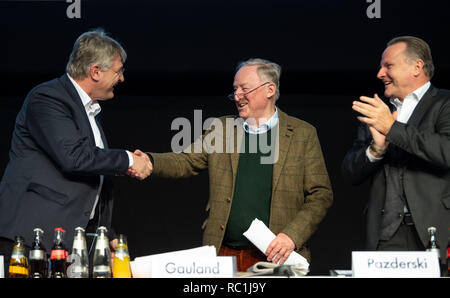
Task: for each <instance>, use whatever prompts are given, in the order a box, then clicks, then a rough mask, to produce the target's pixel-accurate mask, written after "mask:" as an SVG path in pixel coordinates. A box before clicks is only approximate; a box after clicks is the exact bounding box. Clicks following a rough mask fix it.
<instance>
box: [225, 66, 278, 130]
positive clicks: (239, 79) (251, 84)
mask: <svg viewBox="0 0 450 298" xmlns="http://www.w3.org/2000/svg"><path fill="white" fill-rule="evenodd" d="M257 68H258V67H257V66H256V65H252V66H243V67H241V68H240V69H239V70H238V72H237V73H236V75H235V76H234V82H233V87H234V91H235V94H245V93H247V92H249V91H251V90H253V89H255V88H256V89H255V90H253V91H251V92H250V93H248V94H246V95H243V96H235V98H234V102H235V104H236V108H237V110H238V112H239V117H241V118H242V119H244V120H247V119H248V118H253V119H255V120H256V121H257V123H258V122H260V121H259V119H266V120H267V119H269V118H270V117H271V116H272V115H273V113H274V112H275V100H274V94H275V90H276V86H275V84H274V83H271V82H269V83H267V84H264V83H265V82H266V81H262V80H261V78H260V77H259V75H258V72H257ZM263 84H264V85H263ZM261 85H262V86H261ZM263 122H265V121H262V123H263Z"/></svg>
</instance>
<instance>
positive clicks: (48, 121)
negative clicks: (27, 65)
mask: <svg viewBox="0 0 450 298" xmlns="http://www.w3.org/2000/svg"><path fill="white" fill-rule="evenodd" d="M125 60H126V53H125V51H124V49H123V48H122V46H121V45H120V44H119V43H118V42H117V41H115V40H114V39H112V38H110V37H109V36H107V35H106V34H105V33H104V32H103V31H101V30H95V31H90V32H86V33H84V34H82V35H81V36H80V37H79V38H78V39H77V40H76V42H75V45H74V48H73V51H72V53H71V56H70V59H69V62H68V64H67V69H66V71H67V74H64V75H63V76H62V77H60V78H57V79H54V80H52V81H49V82H46V83H43V84H41V85H39V86H37V87H35V88H34V89H33V90H31V91H30V93H29V94H28V95H27V97H26V99H25V101H24V104H23V106H22V108H21V110H20V112H19V114H18V115H17V118H16V123H15V127H14V132H13V136H12V141H11V149H10V153H9V155H10V161H9V163H8V165H7V167H6V170H5V173H4V175H3V179H2V180H1V184H0V255H4V256H5V257H6V258H9V256H10V253H11V249H12V246H13V241H12V240H13V239H14V236H16V235H21V236H23V237H24V238H25V240H26V244H28V245H30V244H31V243H32V241H33V239H32V234H33V228H37V227H39V228H41V229H43V230H44V231H45V237H44V245H45V246H46V248H47V252H48V253H49V252H50V249H51V245H52V240H53V230H54V228H55V227H63V228H64V229H65V230H66V237H65V239H66V244H67V247H68V249H69V251H70V249H71V246H72V241H73V236H74V229H75V227H78V226H80V227H83V228H86V232H90V233H95V231H96V228H97V227H98V226H100V225H103V226H106V227H107V228H108V229H109V230H110V231H111V233H110V239H111V240H112V239H114V233H113V232H112V230H111V215H112V207H113V205H112V204H113V197H112V191H111V179H110V178H108V176H111V175H122V174H125V173H126V172H127V170H128V169H129V168H132V169H134V170H135V171H137V172H139V173H141V174H142V175H140V178H141V179H144V178H145V177H146V176H148V175H149V173H150V170H151V168H150V167H151V164H150V163H148V162H147V161H146V160H145V159H144V158H142V157H139V156H137V155H135V154H134V153H131V152H128V151H126V150H122V149H120V150H119V149H110V148H108V144H107V142H106V138H105V136H104V134H103V130H102V127H101V124H100V122H99V119H98V118H97V117H96V116H97V114H98V113H99V112H100V105H99V103H98V102H99V101H102V100H108V99H111V98H113V96H114V93H113V91H114V87H115V86H116V85H117V84H118V83H120V82H123V81H124V76H123V63H124V62H125ZM116 241H117V240H116ZM88 243H89V239H88ZM114 243H115V242H113V241H112V244H114ZM89 248H90V247H88V249H89ZM8 264H9V263H8V261H6V262H5V267H6V268H5V269H6V270H5V271H7V267H8Z"/></svg>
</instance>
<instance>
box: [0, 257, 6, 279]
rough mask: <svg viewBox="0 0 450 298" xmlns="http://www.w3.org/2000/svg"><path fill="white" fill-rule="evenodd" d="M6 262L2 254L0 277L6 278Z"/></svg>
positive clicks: (0, 258)
mask: <svg viewBox="0 0 450 298" xmlns="http://www.w3.org/2000/svg"><path fill="white" fill-rule="evenodd" d="M4 272H5V264H4V258H3V256H0V278H5V276H4V274H5V273H4Z"/></svg>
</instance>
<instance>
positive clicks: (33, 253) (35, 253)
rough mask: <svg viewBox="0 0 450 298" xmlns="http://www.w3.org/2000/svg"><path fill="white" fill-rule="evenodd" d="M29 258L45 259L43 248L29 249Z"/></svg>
mask: <svg viewBox="0 0 450 298" xmlns="http://www.w3.org/2000/svg"><path fill="white" fill-rule="evenodd" d="M30 260H45V253H44V251H43V250H30Z"/></svg>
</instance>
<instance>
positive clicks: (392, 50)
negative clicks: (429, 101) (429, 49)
mask: <svg viewBox="0 0 450 298" xmlns="http://www.w3.org/2000/svg"><path fill="white" fill-rule="evenodd" d="M422 66H423V61H422V60H420V59H417V60H416V61H411V59H408V56H407V53H406V44H405V43H404V42H400V43H396V44H393V45H391V46H389V47H387V48H386V50H385V51H384V52H383V55H382V57H381V63H380V70H379V71H378V74H377V78H378V79H380V80H381V81H382V82H383V84H384V95H385V96H386V97H389V98H398V99H400V100H403V99H404V98H405V97H406V95H408V94H410V93H411V92H413V91H414V90H416V89H417V88H418V87H420V84H419V85H418V79H417V78H418V75H419V74H420V72H421V71H422V72H423V70H422Z"/></svg>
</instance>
